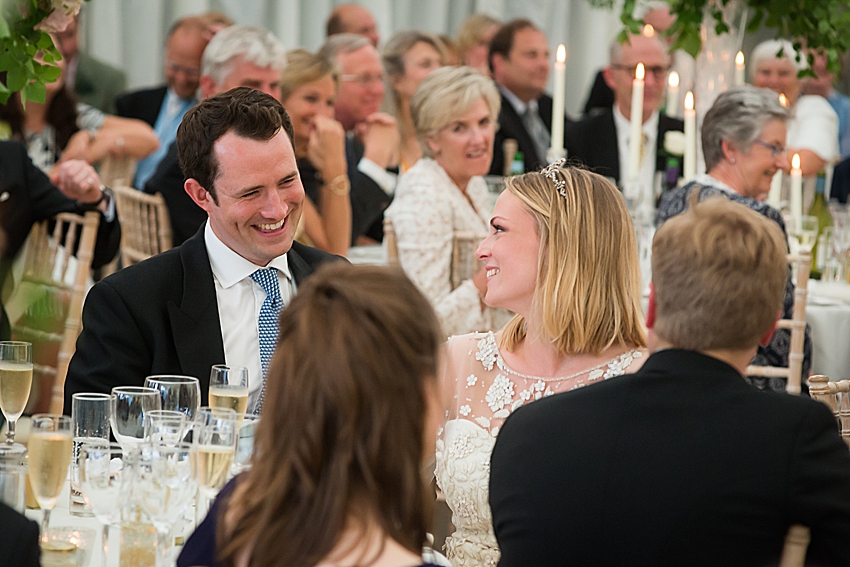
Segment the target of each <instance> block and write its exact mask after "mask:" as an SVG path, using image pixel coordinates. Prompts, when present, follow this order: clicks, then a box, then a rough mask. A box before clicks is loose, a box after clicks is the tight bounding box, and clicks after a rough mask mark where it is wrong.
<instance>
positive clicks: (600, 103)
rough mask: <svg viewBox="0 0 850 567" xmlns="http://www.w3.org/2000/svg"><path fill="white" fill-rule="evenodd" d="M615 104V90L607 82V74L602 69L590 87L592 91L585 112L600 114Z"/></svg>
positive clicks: (588, 96) (585, 104)
mask: <svg viewBox="0 0 850 567" xmlns="http://www.w3.org/2000/svg"><path fill="white" fill-rule="evenodd" d="M613 105H614V91H612V90H611V87H609V86H608V83H606V82H605V76H604V75H603V74H602V69H600V70H599V71H598V72H597V73H596V78H595V79H593V85H592V86H591V87H590V92H589V93H588V94H587V100H586V101H585V103H584V114H585V116H586V115H588V114H598V113H599V112H603V111H605V110H607V109H609V108H611V107H612V106H613Z"/></svg>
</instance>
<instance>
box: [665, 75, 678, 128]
mask: <svg viewBox="0 0 850 567" xmlns="http://www.w3.org/2000/svg"><path fill="white" fill-rule="evenodd" d="M665 113H666V114H667V116H671V117H673V118H676V117H677V116H679V73H677V72H676V71H671V72H670V77H668V79H667V108H666V109H665Z"/></svg>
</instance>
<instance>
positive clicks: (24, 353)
mask: <svg viewBox="0 0 850 567" xmlns="http://www.w3.org/2000/svg"><path fill="white" fill-rule="evenodd" d="M31 387H32V344H30V343H24V342H20V341H2V342H0V410H2V411H3V415H4V416H5V417H6V421H7V422H9V427H8V429H7V430H6V444H7V445H12V444H13V443H14V442H15V423H16V422H17V421H18V418H19V417H21V414H22V413H24V408H25V407H26V405H27V400H29V397H30V388H31Z"/></svg>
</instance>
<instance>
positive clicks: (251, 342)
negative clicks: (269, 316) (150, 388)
mask: <svg viewBox="0 0 850 567" xmlns="http://www.w3.org/2000/svg"><path fill="white" fill-rule="evenodd" d="M204 243H205V244H206V247H207V256H209V259H210V266H211V267H212V273H213V279H214V280H215V297H216V302H217V303H218V318H219V321H220V324H221V338H222V339H223V341H224V361H225V363H226V364H227V365H228V366H244V367H246V368H247V369H248V391H249V393H250V396H249V398H248V408H249V411H250V410H251V409H252V408H253V407H254V404H255V402H256V400H257V397H258V396H259V394H260V388H261V387H262V385H263V366H262V364H261V363H260V332H259V328H258V324H259V323H258V321H259V317H260V307H262V305H263V301H265V299H266V292H265V291H263V288H262V287H260V284H258V283H256V282H255V281H254V280H252V279H251V274H253V273H254V272H255V271H257V270H259V269H260V268H263V267H265V268H277V277H278V280H279V282H280V296H281V299H282V300H283V305H284V307H286V305H288V304H289V301H290V299H291V298H292V296H293V294H294V293H295V280H294V279H293V278H292V274H291V273H290V271H289V264H288V263H287V259H286V254H284V255H282V256H278V257H277V258H275V259H274V260H272V261H271V262H269V265H268V266H257V265H256V264H254V263H252V262H250V261H248V260H246V259H245V258H243V257H242V256H240V255H239V254H237V253H236V252H234V251H233V250H231V249H230V248H228V247H227V245H226V244H224V243H223V242H222V241H221V240H219V238H218V236H216V234H215V233H214V232H213V230H212V228H211V227H210V223H209V221H207V224H206V227H205V228H204Z"/></svg>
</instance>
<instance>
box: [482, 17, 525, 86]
mask: <svg viewBox="0 0 850 567" xmlns="http://www.w3.org/2000/svg"><path fill="white" fill-rule="evenodd" d="M526 28H532V29H535V30H536V29H537V26H535V25H534V24H533V23H532V22H531V20H527V19H525V18H518V19H516V20H511V21H509V22H505V23H504V24H503V25H502V27H500V28H499V31H497V32H496V35H494V36H493V39H491V40H490V53H489V54H488V55H487V63H488V65H490V72H491V73H492V72H493V56H494V55H496V54H497V53H498V54H499V55H501V56H502V57H504V58H505V59H509V58H510V55H511V49H513V48H514V36H515V35H516V33H517V32H518V31H520V30H524V29H526Z"/></svg>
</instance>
